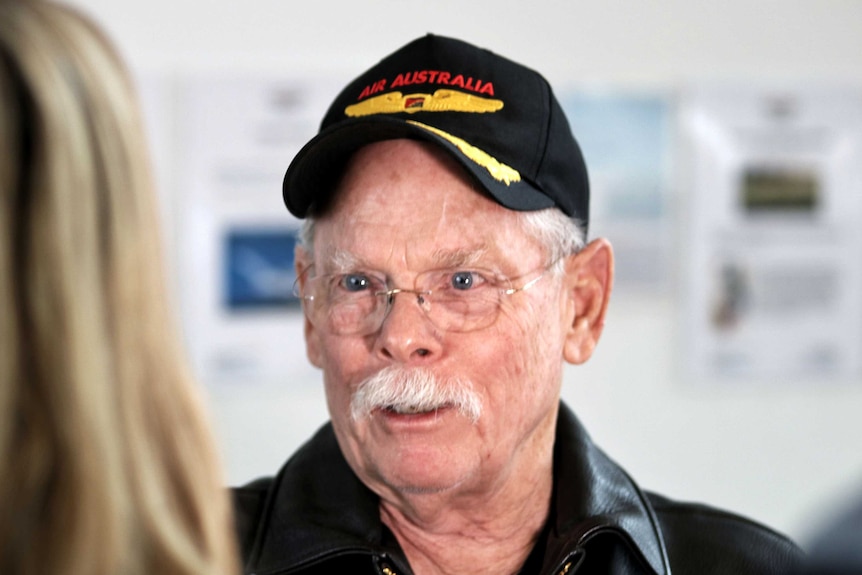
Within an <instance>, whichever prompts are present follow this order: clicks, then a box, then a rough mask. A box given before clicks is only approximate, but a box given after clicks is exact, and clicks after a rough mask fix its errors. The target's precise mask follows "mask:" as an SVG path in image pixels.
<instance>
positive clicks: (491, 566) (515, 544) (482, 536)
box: [380, 450, 553, 575]
mask: <svg viewBox="0 0 862 575" xmlns="http://www.w3.org/2000/svg"><path fill="white" fill-rule="evenodd" d="M541 459H542V461H541V462H539V463H538V464H536V462H534V463H533V465H531V466H529V467H527V468H525V469H521V470H518V471H520V472H523V473H519V477H518V479H517V480H516V481H509V482H506V483H505V484H504V485H503V486H501V488H500V489H499V490H496V491H494V492H493V493H490V494H488V495H485V496H481V497H475V496H457V495H454V494H448V493H435V494H412V495H408V496H405V497H404V498H403V499H402V500H400V501H399V502H398V503H397V504H393V503H391V502H386V501H381V505H380V516H381V519H382V521H383V523H384V524H385V525H386V526H387V527H389V529H390V530H391V531H392V533H393V534H394V535H395V537H396V538H397V539H398V542H399V544H400V545H401V548H402V549H403V550H404V553H405V554H406V556H407V559H408V560H409V562H410V565H411V567H412V568H413V571H414V573H416V574H417V575H443V574H446V575H457V574H461V573H464V574H467V573H469V574H471V575H475V574H483V573H493V574H495V575H497V574H505V573H517V572H518V571H519V570H520V568H521V566H522V565H523V564H524V562H525V561H526V560H527V557H528V556H529V555H530V552H531V550H532V549H533V546H534V544H535V542H536V539H537V538H538V537H539V534H540V533H541V531H542V528H543V527H544V525H545V522H546V521H547V518H548V513H549V509H550V501H551V492H552V488H553V477H552V466H553V457H552V454H551V453H550V450H549V453H547V454H543V456H542V457H541ZM525 474H526V475H525Z"/></svg>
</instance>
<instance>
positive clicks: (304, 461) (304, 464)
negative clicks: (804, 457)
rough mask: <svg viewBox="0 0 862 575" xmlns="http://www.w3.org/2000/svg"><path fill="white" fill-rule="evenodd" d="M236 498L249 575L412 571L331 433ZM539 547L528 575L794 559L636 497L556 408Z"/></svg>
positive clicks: (702, 571) (697, 512) (773, 540)
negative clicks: (550, 480)
mask: <svg viewBox="0 0 862 575" xmlns="http://www.w3.org/2000/svg"><path fill="white" fill-rule="evenodd" d="M234 498H235V502H236V511H237V522H238V529H239V535H240V544H241V547H242V552H243V557H244V562H245V572H246V573H247V574H256V575H276V574H278V575H281V574H288V573H291V574H299V573H301V574H303V575H311V574H317V573H320V574H331V573H350V574H351V575H361V574H364V573H368V574H379V575H394V574H400V575H408V574H410V573H412V571H411V569H410V566H409V564H408V563H407V560H406V558H405V556H404V553H403V552H402V551H401V549H400V548H399V546H398V544H397V542H396V540H395V537H394V536H393V535H392V534H391V533H390V532H389V530H388V529H387V528H386V527H385V526H384V525H383V524H382V523H381V521H380V514H379V510H378V501H379V500H378V498H377V496H376V495H374V494H373V493H372V492H371V491H370V490H368V488H366V487H365V486H364V485H363V484H362V483H361V482H360V481H359V479H357V477H356V476H355V475H354V474H353V472H352V471H351V470H350V468H349V467H348V465H347V463H346V462H345V460H344V458H343V457H342V455H341V452H340V451H339V448H338V445H337V444H336V441H335V436H334V434H333V431H332V426H331V425H326V426H324V427H323V428H322V429H321V430H320V431H319V432H318V433H317V434H316V435H315V436H314V437H313V438H312V439H311V440H310V441H309V442H308V443H306V444H305V445H304V446H303V447H302V448H301V449H300V450H299V451H297V453H296V454H295V455H294V456H293V457H292V458H291V459H290V460H289V461H288V462H287V463H286V464H285V466H284V467H283V468H282V470H281V471H280V472H279V474H278V475H277V476H276V477H275V478H264V479H259V480H257V481H254V482H252V483H250V484H249V485H246V486H245V487H241V488H238V489H235V490H234ZM537 545H538V546H539V547H543V548H544V552H543V553H541V554H540V556H539V557H538V559H539V563H540V564H541V568H540V570H539V571H538V572H539V573H541V574H548V575H552V574H553V575H557V574H565V575H572V574H575V573H578V574H586V573H589V574H598V573H601V574H605V573H610V574H619V575H622V574H626V575H628V574H636V573H637V574H653V573H657V574H662V575H670V574H671V573H673V574H674V575H710V574H718V573H722V574H729V575H746V574H755V573H756V574H770V573H775V574H778V573H788V572H790V571H792V570H793V569H794V568H795V567H796V566H797V565H798V563H799V562H800V561H801V559H802V555H801V552H800V550H799V548H798V547H797V546H796V545H794V544H793V542H791V541H790V540H789V539H787V538H786V537H784V536H782V535H780V534H778V533H776V532H774V531H772V530H770V529H768V528H766V527H763V526H762V525H759V524H757V523H754V522H752V521H749V520H748V519H744V518H742V517H739V516H736V515H733V514H730V513H727V512H724V511H720V510H717V509H713V508H710V507H706V506H703V505H695V504H688V503H678V502H673V501H670V500H668V499H665V498H664V497H660V496H658V495H655V494H652V493H647V492H644V491H641V489H640V488H639V487H638V486H637V485H636V484H635V483H634V481H633V480H632V479H631V478H630V477H629V476H628V475H627V474H626V472H625V471H623V469H622V468H621V467H619V466H618V465H617V464H616V463H614V462H613V461H611V460H610V459H609V458H608V457H607V456H606V455H605V454H604V453H603V452H602V451H601V450H600V449H599V448H597V447H596V446H595V445H593V443H592V442H591V441H590V439H589V437H588V436H587V434H586V432H585V431H584V429H583V428H582V427H581V425H580V423H579V422H578V420H577V419H576V418H575V415H574V414H573V413H572V412H571V411H570V410H569V409H568V408H567V407H566V406H565V405H561V408H560V417H559V422H558V425H557V439H556V445H555V451H554V494H553V499H552V509H551V513H550V517H549V520H548V525H547V527H546V529H545V533H544V534H543V536H542V537H541V538H540V542H539V543H538V544H537ZM536 551H538V552H541V551H542V549H541V548H539V549H537V550H536Z"/></svg>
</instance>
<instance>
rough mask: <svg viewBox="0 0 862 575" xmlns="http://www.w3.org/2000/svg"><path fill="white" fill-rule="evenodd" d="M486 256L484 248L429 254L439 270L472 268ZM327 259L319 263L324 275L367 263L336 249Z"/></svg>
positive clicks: (345, 270) (363, 265) (362, 266)
mask: <svg viewBox="0 0 862 575" xmlns="http://www.w3.org/2000/svg"><path fill="white" fill-rule="evenodd" d="M487 254H488V249H487V248H485V247H480V248H473V249H463V250H445V249H439V250H436V251H435V252H433V253H432V254H431V260H432V261H433V262H434V263H433V265H434V266H435V267H440V268H457V267H464V266H473V265H476V264H477V263H479V262H481V261H482V259H483V258H484V257H485V256H486V255H487ZM327 256H328V257H326V258H325V260H324V261H323V262H321V264H322V265H321V267H322V268H323V270H324V271H325V273H343V272H347V271H351V270H356V269H362V268H365V267H367V266H368V263H367V261H365V260H364V259H362V258H361V257H359V256H357V255H356V254H354V253H353V252H350V251H347V250H344V249H336V250H333V251H332V252H331V253H330V254H327Z"/></svg>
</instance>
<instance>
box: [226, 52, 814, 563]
mask: <svg viewBox="0 0 862 575" xmlns="http://www.w3.org/2000/svg"><path fill="white" fill-rule="evenodd" d="M283 197H284V200H285V202H286V204H287V207H288V209H289V210H290V212H291V213H292V214H294V215H295V216H297V217H299V218H305V222H304V227H303V230H302V241H301V245H300V247H299V249H298V250H297V252H296V271H297V275H298V278H299V279H298V284H297V287H296V292H297V294H298V296H299V297H300V298H302V303H303V308H304V313H305V323H304V326H305V341H306V351H307V355H308V357H309V359H310V361H311V363H313V364H314V365H315V366H317V367H319V368H321V369H322V371H323V380H324V386H325V390H326V398H327V403H328V409H329V414H330V417H331V422H330V423H329V424H327V425H325V426H324V427H323V428H322V429H321V430H320V431H319V432H318V433H317V434H316V435H315V436H314V437H313V438H312V439H311V440H310V441H309V442H308V443H306V444H305V445H304V446H303V447H302V448H300V450H299V451H298V452H297V453H296V454H295V455H294V456H293V457H292V458H291V459H290V460H289V461H288V462H287V463H286V465H285V466H284V467H283V468H282V470H281V472H280V473H279V474H278V475H277V476H276V477H273V478H262V479H260V480H258V481H255V482H252V483H250V484H248V485H246V486H244V487H242V488H239V489H237V490H236V491H235V496H236V504H237V509H238V513H239V517H238V524H239V525H240V538H241V543H242V548H243V554H244V556H245V569H246V572H247V573H257V574H260V575H262V574H264V573H272V574H275V573H292V574H300V573H302V574H311V573H321V574H323V573H351V574H362V573H383V574H386V575H393V574H401V575H406V574H409V573H417V574H420V575H427V574H443V573H446V574H456V573H464V574H474V575H475V574H480V573H493V574H511V573H521V574H538V573H542V574H568V575H571V574H574V573H581V574H583V573H590V574H598V573H615V574H624V573H625V574H635V573H643V574H649V573H660V574H670V573H674V574H676V575H685V574H692V575H705V574H710V573H725V574H734V575H743V574H754V573H757V574H763V573H786V572H787V570H788V569H789V568H791V567H792V566H793V565H794V564H795V563H796V562H797V561H798V560H799V557H800V551H799V549H798V548H797V547H796V545H794V544H793V543H792V542H791V541H790V540H788V539H787V538H785V537H784V536H782V535H780V534H778V533H775V532H774V531H772V530H770V529H768V528H766V527H763V526H761V525H759V524H757V523H755V522H752V521H750V520H747V519H744V518H742V517H739V516H736V515H733V514H730V513H727V512H724V511H720V510H717V509H713V508H709V507H706V506H702V505H694V504H685V503H678V502H674V501H671V500H668V499H666V498H664V497H661V496H658V495H655V494H652V493H648V492H645V491H643V490H641V488H640V487H638V485H637V484H636V483H635V482H634V481H633V480H632V479H631V478H630V477H629V476H628V474H626V472H625V471H624V470H623V469H622V468H621V467H619V466H618V465H617V464H616V463H614V462H613V461H612V460H611V459H609V458H608V457H607V456H606V455H605V454H604V453H603V452H602V451H601V450H600V449H599V448H597V447H596V446H595V445H594V444H593V443H592V442H591V441H590V439H589V437H588V435H587V433H586V432H585V430H584V429H583V428H582V427H581V425H580V424H579V423H578V420H577V419H576V417H575V415H574V413H573V412H572V411H571V410H570V409H569V408H568V407H567V406H565V405H563V404H561V401H560V387H561V384H562V380H563V369H564V364H565V363H569V364H581V363H583V362H585V361H587V360H588V359H589V357H590V355H591V354H592V352H593V349H594V348H595V346H596V344H597V342H598V340H599V336H600V334H601V332H602V327H603V325H604V321H605V312H606V308H607V305H608V298H609V296H610V292H611V285H612V282H613V254H612V250H611V246H610V244H609V243H608V242H607V241H606V240H604V239H595V240H593V241H591V242H587V241H586V233H587V222H588V203H589V192H588V184H587V173H586V166H585V165H584V162H583V158H582V155H581V153H580V150H579V148H578V145H577V143H576V141H575V139H574V137H573V135H572V133H571V130H570V127H569V124H568V122H567V120H566V118H565V116H564V115H563V112H562V110H561V108H560V106H559V104H558V102H557V100H556V99H555V97H554V96H553V92H552V90H551V88H550V86H549V85H548V83H547V82H546V81H545V80H544V79H543V78H542V77H541V76H540V75H539V74H538V73H536V72H534V71H532V70H530V69H528V68H525V67H523V66H521V65H519V64H516V63H514V62H512V61H510V60H507V59H504V58H501V57H499V56H497V55H495V54H493V53H491V52H489V51H486V50H482V49H479V48H476V47H475V46H472V45H470V44H466V43H464V42H461V41H458V40H454V39H450V38H443V37H438V36H433V35H428V36H426V37H423V38H420V39H418V40H416V41H414V42H411V43H409V44H408V45H406V46H404V47H403V48H401V49H399V50H398V51H396V52H395V53H393V54H392V55H390V56H388V57H387V58H385V59H384V60H382V61H381V62H380V63H378V64H377V65H375V66H373V67H372V68H371V69H370V70H368V71H367V72H365V73H364V74H362V75H361V76H360V77H359V78H357V79H356V80H355V81H353V82H352V83H351V84H350V85H348V86H347V87H346V88H345V89H344V90H343V91H342V92H341V94H340V95H338V96H337V98H336V100H335V101H334V103H333V104H332V106H331V107H330V109H329V111H328V113H327V115H326V116H325V117H324V119H323V122H322V125H321V130H320V132H319V134H318V135H317V136H316V137H315V138H314V139H312V140H311V141H310V142H309V143H308V144H307V145H306V146H305V147H304V148H303V149H302V150H301V151H300V152H299V154H298V155H297V156H296V158H294V160H293V162H292V163H291V165H290V167H289V168H288V170H287V173H286V175H285V179H284V187H283Z"/></svg>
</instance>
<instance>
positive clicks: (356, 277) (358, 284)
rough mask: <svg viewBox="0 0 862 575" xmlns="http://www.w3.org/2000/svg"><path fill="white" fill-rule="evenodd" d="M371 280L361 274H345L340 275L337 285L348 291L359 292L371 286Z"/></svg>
mask: <svg viewBox="0 0 862 575" xmlns="http://www.w3.org/2000/svg"><path fill="white" fill-rule="evenodd" d="M371 285H372V280H371V278H369V277H368V276H366V275H363V274H345V275H343V276H341V280H340V281H339V282H338V287H340V288H341V289H343V290H346V291H349V292H359V291H364V290H367V289H369V288H370V287H371Z"/></svg>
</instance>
